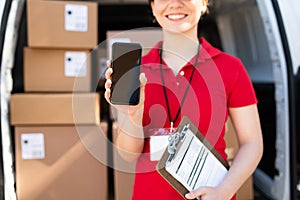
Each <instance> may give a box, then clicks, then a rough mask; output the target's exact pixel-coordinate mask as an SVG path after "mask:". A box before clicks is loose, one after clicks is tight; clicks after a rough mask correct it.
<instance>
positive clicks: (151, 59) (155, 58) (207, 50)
mask: <svg viewBox="0 0 300 200" xmlns="http://www.w3.org/2000/svg"><path fill="white" fill-rule="evenodd" d="M199 42H200V43H201V49H200V51H199V58H198V63H200V62H205V61H206V60H211V59H213V58H214V57H216V56H218V55H219V54H220V53H221V51H220V50H219V49H217V48H215V47H213V46H212V45H211V44H210V43H209V42H208V41H207V40H206V39H205V38H203V37H201V38H199ZM161 45H162V41H159V42H158V43H157V44H156V45H155V46H154V48H152V49H151V50H150V52H149V53H148V54H147V55H146V56H144V58H143V64H146V65H147V63H159V62H160V55H159V48H160V47H161ZM195 59H196V56H194V57H193V58H192V60H191V61H190V63H194V62H195ZM149 67H150V66H149ZM151 67H152V68H159V65H151Z"/></svg>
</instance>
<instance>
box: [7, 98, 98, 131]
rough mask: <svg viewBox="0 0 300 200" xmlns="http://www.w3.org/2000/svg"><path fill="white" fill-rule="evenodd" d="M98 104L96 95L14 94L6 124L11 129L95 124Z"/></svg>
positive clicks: (96, 122)
mask: <svg viewBox="0 0 300 200" xmlns="http://www.w3.org/2000/svg"><path fill="white" fill-rule="evenodd" d="M99 101H100V96H99V94H98V93H61V94H50V93H49V94H42V93H37V94H30V93H19V94H17V93H16V94H13V95H12V96H11V102H10V120H11V124H12V125H74V124H81V125H82V124H85V125H87V124H99V123H100V106H99V103H100V102H99Z"/></svg>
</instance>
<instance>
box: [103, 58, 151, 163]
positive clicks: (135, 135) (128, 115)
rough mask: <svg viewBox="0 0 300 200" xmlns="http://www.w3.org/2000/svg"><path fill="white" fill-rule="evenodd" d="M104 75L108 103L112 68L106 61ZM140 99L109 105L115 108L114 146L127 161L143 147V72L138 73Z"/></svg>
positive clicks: (133, 158)
mask: <svg viewBox="0 0 300 200" xmlns="http://www.w3.org/2000/svg"><path fill="white" fill-rule="evenodd" d="M108 66H109V68H108V69H107V71H106V73H105V76H106V82H105V94H104V96H105V99H106V100H107V102H108V103H110V100H109V99H110V87H111V80H110V76H111V74H112V68H110V65H109V63H108ZM140 82H141V86H140V101H139V104H138V105H136V106H128V105H113V104H111V103H110V105H111V106H112V107H113V108H114V109H116V110H117V113H118V116H117V122H118V127H119V130H118V134H117V136H116V142H115V144H116V147H117V150H118V152H119V154H120V155H121V156H122V157H123V159H125V160H127V161H134V160H136V159H137V158H138V157H139V155H140V153H141V152H142V151H143V147H144V133H143V124H142V121H143V112H144V101H145V85H146V82H147V79H146V77H145V74H144V73H141V74H140Z"/></svg>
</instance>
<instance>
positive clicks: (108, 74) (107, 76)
mask: <svg viewBox="0 0 300 200" xmlns="http://www.w3.org/2000/svg"><path fill="white" fill-rule="evenodd" d="M106 65H107V70H106V72H105V79H106V81H105V85H104V87H105V93H104V98H105V99H106V101H107V102H109V103H110V92H111V90H110V87H111V80H110V77H111V74H112V73H113V70H112V68H111V61H110V60H107V61H106Z"/></svg>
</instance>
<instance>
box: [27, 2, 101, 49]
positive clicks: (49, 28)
mask: <svg viewBox="0 0 300 200" xmlns="http://www.w3.org/2000/svg"><path fill="white" fill-rule="evenodd" d="M27 31H28V32H27V35H28V46H29V47H47V48H80V49H93V48H95V47H97V45H98V4H97V3H96V2H82V1H81V2H79V1H37V0H27Z"/></svg>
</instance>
